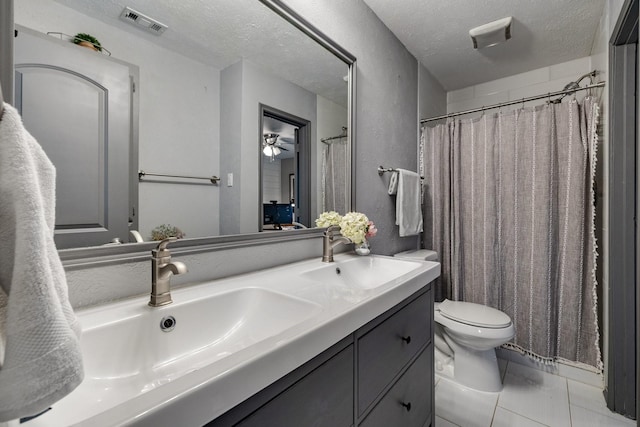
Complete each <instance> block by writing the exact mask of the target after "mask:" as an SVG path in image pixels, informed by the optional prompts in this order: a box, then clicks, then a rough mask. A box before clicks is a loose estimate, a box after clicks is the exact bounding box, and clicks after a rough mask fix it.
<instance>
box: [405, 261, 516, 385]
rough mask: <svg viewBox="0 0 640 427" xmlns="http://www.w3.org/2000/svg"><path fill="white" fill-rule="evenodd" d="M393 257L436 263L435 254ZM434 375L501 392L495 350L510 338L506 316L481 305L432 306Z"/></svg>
mask: <svg viewBox="0 0 640 427" xmlns="http://www.w3.org/2000/svg"><path fill="white" fill-rule="evenodd" d="M395 256H396V257H401V258H409V259H413V260H422V261H437V260H438V255H437V253H436V252H434V251H430V250H426V249H421V250H413V251H405V252H400V253H398V254H396V255H395ZM434 320H435V331H434V343H435V368H436V372H437V373H438V374H440V375H443V376H445V377H449V378H451V379H453V380H454V381H456V382H457V383H459V384H461V385H464V386H466V387H470V388H473V389H476V390H480V391H489V392H498V391H500V390H502V381H501V380H500V370H499V368H498V359H497V358H496V351H495V348H496V347H499V346H501V345H502V344H504V343H506V342H507V341H509V340H510V339H511V338H513V336H514V334H515V328H514V326H513V323H512V322H511V319H510V318H509V316H508V315H507V314H505V313H503V312H502V311H500V310H496V309H495V308H491V307H487V306H484V305H481V304H474V303H470V302H462V301H449V300H444V301H443V302H441V303H435V305H434Z"/></svg>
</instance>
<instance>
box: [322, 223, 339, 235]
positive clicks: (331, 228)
mask: <svg viewBox="0 0 640 427" xmlns="http://www.w3.org/2000/svg"><path fill="white" fill-rule="evenodd" d="M335 231H340V226H339V225H330V226H328V227H327V229H326V230H325V232H324V234H325V236H333V233H334V232H335Z"/></svg>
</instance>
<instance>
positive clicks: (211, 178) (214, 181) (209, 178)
mask: <svg viewBox="0 0 640 427" xmlns="http://www.w3.org/2000/svg"><path fill="white" fill-rule="evenodd" d="M147 175H148V176H163V177H167V178H185V179H206V180H207V181H211V183H212V184H217V183H218V181H220V178H218V177H217V176H215V175H213V176H188V175H169V174H164V173H151V172H145V171H143V170H139V171H138V180H139V181H142V180H143V179H144V177H145V176H147Z"/></svg>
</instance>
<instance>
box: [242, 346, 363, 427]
mask: <svg viewBox="0 0 640 427" xmlns="http://www.w3.org/2000/svg"><path fill="white" fill-rule="evenodd" d="M236 425H237V426H239V427H270V426H273V427H276V426H277V427H287V426H290V427H300V426H317V427H325V426H326V427H342V426H343V427H348V426H351V425H353V345H350V346H349V347H347V348H345V349H344V350H342V351H341V352H340V353H338V354H336V355H335V356H334V357H332V358H331V359H329V360H328V361H327V362H325V363H323V364H322V365H320V366H319V367H317V368H316V369H315V370H313V371H312V372H311V373H310V374H309V375H307V376H305V377H304V378H302V379H301V380H300V381H298V382H297V383H295V384H293V385H292V386H291V387H289V388H288V389H286V390H285V391H284V392H282V393H281V394H279V395H278V396H277V397H275V398H274V399H272V400H271V401H269V402H268V403H266V404H265V405H264V406H262V407H261V408H259V409H258V410H256V411H255V412H254V413H252V414H251V415H249V416H248V417H247V418H245V419H243V420H242V421H240V422H239V423H238V424H236Z"/></svg>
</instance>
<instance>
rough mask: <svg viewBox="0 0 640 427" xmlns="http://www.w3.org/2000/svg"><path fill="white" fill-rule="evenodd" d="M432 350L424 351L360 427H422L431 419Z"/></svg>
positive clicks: (430, 348) (431, 348) (428, 348)
mask: <svg viewBox="0 0 640 427" xmlns="http://www.w3.org/2000/svg"><path fill="white" fill-rule="evenodd" d="M432 392H433V346H429V347H427V348H426V349H425V350H424V351H423V352H422V354H421V355H420V357H418V358H417V359H416V361H415V362H413V364H412V365H411V366H410V367H409V369H408V370H407V371H406V372H405V374H404V375H403V376H402V377H400V379H399V380H398V381H397V382H396V383H395V385H394V386H393V387H392V388H391V389H390V390H389V392H388V393H387V394H386V395H385V396H384V397H383V398H382V400H380V402H379V403H378V404H377V405H376V407H375V408H373V410H372V411H371V412H370V413H369V415H367V417H366V418H365V419H364V421H363V422H362V423H361V424H360V426H362V427H389V426H402V427H423V426H424V425H428V424H429V423H428V420H429V419H430V418H431V401H432V397H431V393H432Z"/></svg>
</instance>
